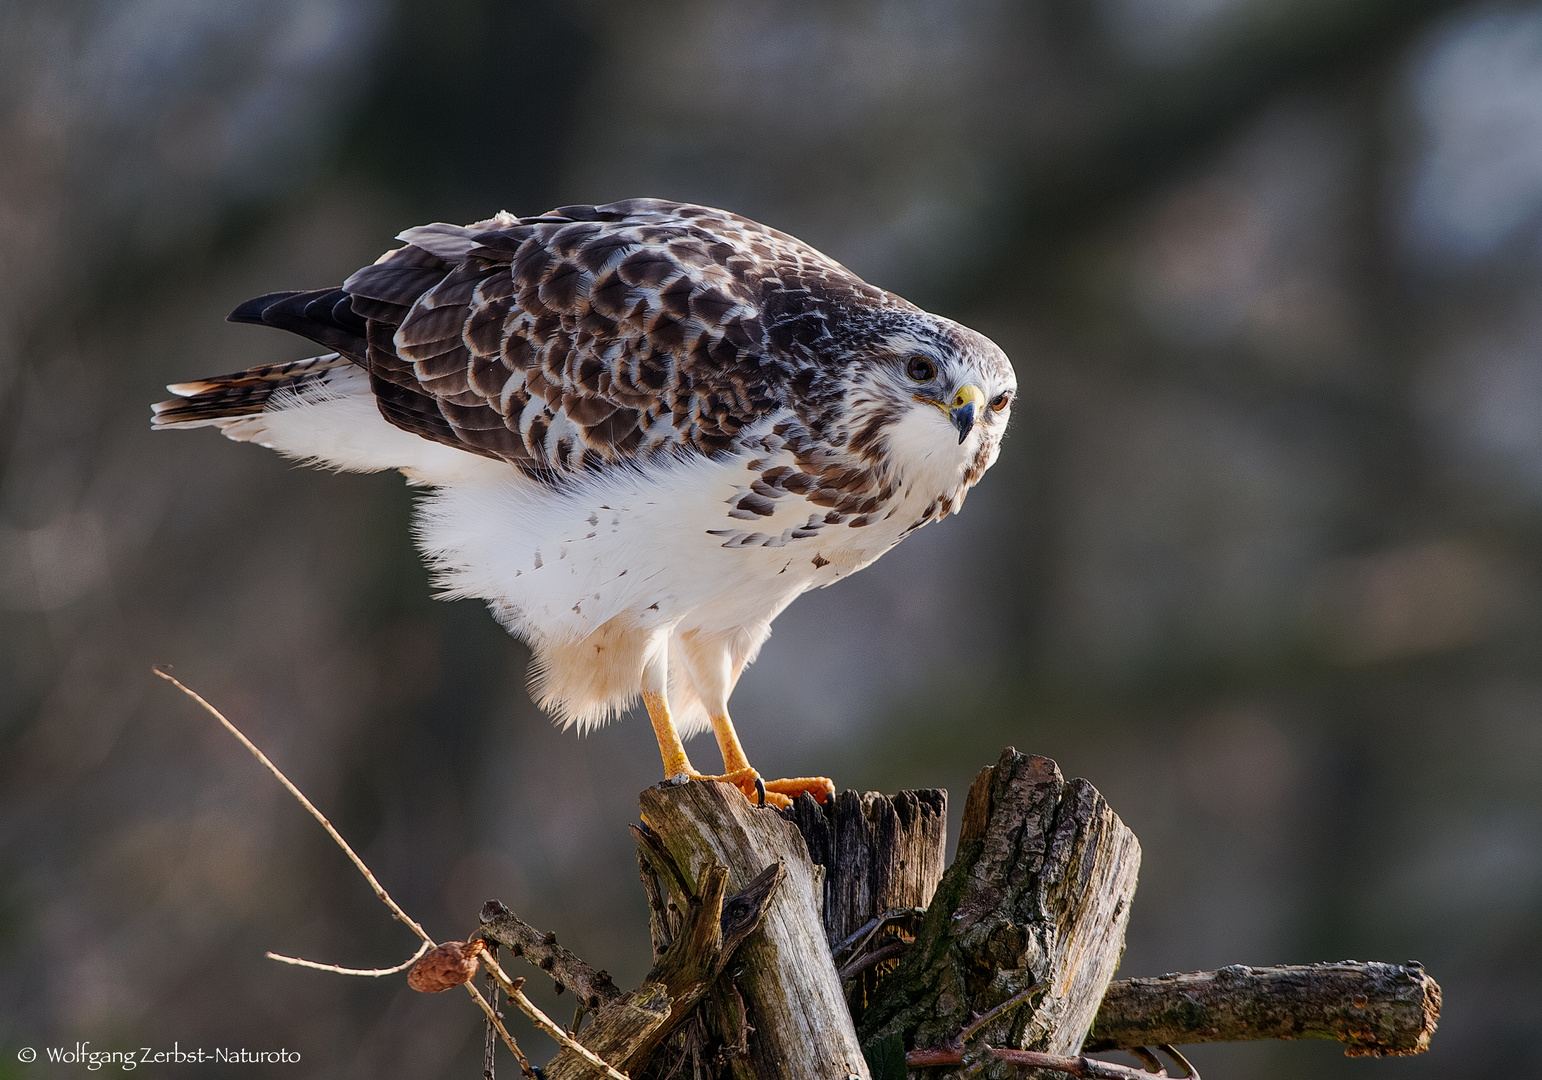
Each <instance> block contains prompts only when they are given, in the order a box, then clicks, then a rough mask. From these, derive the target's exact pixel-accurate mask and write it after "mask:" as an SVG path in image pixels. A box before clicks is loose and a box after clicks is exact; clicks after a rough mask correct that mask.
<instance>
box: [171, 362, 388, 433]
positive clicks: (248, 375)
mask: <svg viewBox="0 0 1542 1080" xmlns="http://www.w3.org/2000/svg"><path fill="white" fill-rule="evenodd" d="M351 366H353V365H352V362H351V361H349V360H347V359H346V358H344V357H342V356H340V355H339V354H337V353H328V354H326V355H325V356H313V357H311V358H309V359H306V360H295V361H292V362H290V363H287V364H265V365H263V366H262V367H254V368H248V369H247V370H246V371H237V372H235V373H234V374H231V375H215V376H213V377H211V378H208V379H199V380H197V381H195V382H184V383H172V384H171V385H169V386H167V387H166V389H167V390H169V391H171V392H172V393H173V394H175V395H177V396H176V397H175V398H172V399H171V400H170V401H161V402H157V403H156V404H154V405H152V406H150V409H151V412H152V413H153V414H154V416H153V418H152V419H151V421H150V426H151V427H154V428H195V427H208V426H210V425H216V426H219V427H222V428H223V427H225V426H226V425H228V424H230V423H232V422H233V421H236V420H239V419H241V418H243V417H250V416H253V415H256V414H258V413H261V412H262V411H263V410H264V409H266V408H267V407H268V404H269V402H270V401H272V400H273V398H274V397H275V395H280V394H282V395H286V396H287V395H303V394H304V393H305V391H306V390H308V389H313V388H319V386H320V385H321V384H323V383H325V382H326V381H327V374H328V373H329V372H332V371H335V370H336V369H339V368H343V369H346V368H349V367H351ZM361 374H362V372H361Z"/></svg>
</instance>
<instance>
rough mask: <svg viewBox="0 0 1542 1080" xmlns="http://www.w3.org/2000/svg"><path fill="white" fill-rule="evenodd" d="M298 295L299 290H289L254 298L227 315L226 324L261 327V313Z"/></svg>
mask: <svg viewBox="0 0 1542 1080" xmlns="http://www.w3.org/2000/svg"><path fill="white" fill-rule="evenodd" d="M298 295H300V293H299V290H297V289H290V290H289V291H287V292H271V293H268V294H266V295H265V296H254V297H252V298H251V299H250V300H248V301H247V302H246V303H244V304H242V305H241V306H240V307H238V308H236V309H235V310H234V311H232V312H231V313H230V314H229V315H226V316H225V321H226V322H233V323H256V324H257V325H258V326H261V325H263V318H262V313H263V312H264V311H267V310H268V308H270V307H272V306H273V305H274V304H277V303H279V302H281V301H284V300H288V299H289V298H290V297H291V296H298Z"/></svg>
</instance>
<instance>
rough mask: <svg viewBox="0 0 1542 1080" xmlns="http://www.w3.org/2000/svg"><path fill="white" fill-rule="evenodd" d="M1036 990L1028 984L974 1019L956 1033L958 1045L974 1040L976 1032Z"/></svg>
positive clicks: (1036, 987)
mask: <svg viewBox="0 0 1542 1080" xmlns="http://www.w3.org/2000/svg"><path fill="white" fill-rule="evenodd" d="M1038 988H1039V987H1038V984H1037V983H1030V984H1029V985H1028V986H1025V987H1024V988H1023V989H1021V990H1019V991H1018V992H1017V993H1015V994H1013V995H1012V996H1011V997H1009V998H1007V999H1006V1000H1005V1001H1003V1002H1002V1003H1001V1004H1000V1005H997V1006H996V1007H995V1008H994V1009H991V1010H990V1011H989V1012H986V1013H985V1014H983V1015H981V1016H977V1017H975V1018H974V1022H973V1023H971V1024H969V1025H968V1026H967V1027H965V1028H964V1030H963V1031H960V1032H959V1033H958V1041H959V1044H960V1045H962V1044H964V1043H966V1042H968V1041H969V1040H970V1039H972V1038H974V1036H975V1033H976V1032H978V1031H979V1030H980V1029H981V1028H983V1027H984V1026H985V1025H986V1024H988V1023H990V1022H991V1021H992V1020H994V1019H996V1017H998V1016H1000V1015H1001V1014H1002V1013H1005V1012H1008V1011H1009V1010H1011V1009H1015V1008H1017V1007H1018V1006H1019V1005H1021V1004H1022V1003H1023V1002H1025V1001H1027V1000H1028V997H1029V995H1031V994H1032V993H1033V992H1034V991H1035V990H1037V989H1038Z"/></svg>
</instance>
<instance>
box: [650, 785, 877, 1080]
mask: <svg viewBox="0 0 1542 1080" xmlns="http://www.w3.org/2000/svg"><path fill="white" fill-rule="evenodd" d="M641 803H642V815H643V821H644V823H645V824H646V826H647V827H648V829H649V830H651V832H652V834H653V835H654V836H656V837H657V838H658V842H659V844H660V845H661V847H662V849H663V850H664V851H665V852H667V854H668V856H669V859H670V860H671V861H672V862H673V864H674V867H675V868H676V869H677V871H678V875H679V881H669V880H666V881H665V887H666V888H668V889H669V890H670V893H671V895H672V896H673V895H675V894H676V893H677V892H678V891H679V889H680V887H681V884H682V883H683V885H684V887H685V888H688V889H691V890H693V891H694V890H695V889H696V883H697V882H698V881H699V880H700V879H701V876H702V875H703V873H705V872H706V871H707V869H708V868H709V867H711V866H712V865H713V864H714V863H716V864H720V865H722V866H724V867H726V868H727V870H728V881H729V885H730V887H739V888H742V887H744V885H746V884H748V883H749V882H750V881H751V880H753V879H754V878H755V877H756V876H757V875H759V874H760V873H761V872H763V871H764V870H765V869H766V868H767V867H768V866H775V865H776V864H777V863H778V862H780V863H781V864H782V866H783V867H784V869H785V873H786V880H785V882H783V884H782V887H781V888H779V889H777V890H776V893H775V895H773V896H772V897H771V902H770V904H769V906H768V907H767V909H766V914H765V918H764V919H763V920H762V921H761V923H760V926H759V929H758V930H757V931H756V933H754V934H753V935H752V936H751V937H750V939H749V940H748V941H746V942H745V944H744V946H743V947H742V948H741V949H740V950H739V952H738V954H737V956H736V957H735V962H734V965H733V969H732V971H731V972H730V973H729V974H728V979H727V985H720V990H721V992H722V995H721V997H719V998H717V999H716V1003H717V1005H718V1008H716V1009H713V1010H709V1012H711V1013H714V1014H716V1016H715V1018H716V1020H717V1024H718V1026H719V1030H717V1031H715V1032H712V1034H713V1035H714V1036H715V1037H716V1038H715V1041H716V1042H718V1043H719V1044H721V1045H725V1046H735V1045H737V1046H738V1047H739V1048H740V1049H739V1052H738V1053H735V1054H732V1055H728V1056H727V1064H728V1065H729V1066H730V1068H731V1069H732V1072H733V1075H734V1076H735V1077H739V1078H742V1080H848V1078H850V1077H859V1078H861V1080H868V1076H869V1074H868V1069H867V1063H866V1062H865V1061H864V1060H863V1058H862V1048H861V1046H860V1044H858V1042H857V1033H856V1029H855V1027H854V1026H853V1024H852V1021H851V1014H850V1013H849V1012H848V1011H847V1009H846V1001H845V998H844V997H843V996H842V995H841V982H840V977H839V976H838V975H837V973H836V970H835V964H834V962H833V961H832V960H831V958H830V946H829V944H828V942H827V941H826V939H825V931H824V925H823V922H822V920H821V919H820V915H819V907H818V904H817V903H816V901H815V889H814V865H813V863H812V862H811V861H810V860H809V856H808V849H807V847H806V846H805V845H804V843H803V838H802V836H800V835H799V833H798V830H797V828H796V826H794V825H793V824H792V823H791V822H789V821H787V820H785V819H784V818H782V817H781V816H780V815H778V814H776V813H774V812H768V811H766V810H763V809H760V808H757V807H754V806H751V805H750V804H749V802H748V801H746V800H745V798H744V796H743V795H741V794H740V793H739V792H738V791H737V790H736V789H734V788H731V787H729V786H727V785H725V784H715V783H706V782H701V781H696V782H692V783H685V784H663V785H660V786H658V787H654V788H649V789H648V790H647V791H644V792H643V793H642V796H641ZM674 876H675V875H674V874H673V873H671V872H670V871H669V870H667V869H666V870H665V872H664V873H663V874H662V875H661V877H663V878H672V877H674ZM676 903H677V905H678V900H677V901H676ZM721 982H722V980H720V984H721ZM739 1001H742V1002H743V1008H742V1010H741V1009H740V1008H739V1006H738V1002H739ZM735 1014H736V1015H735ZM745 1025H748V1026H749V1027H752V1028H753V1032H752V1033H751V1032H750V1031H747V1030H746V1029H745ZM751 1034H752V1036H753V1037H748V1036H750V1035H751Z"/></svg>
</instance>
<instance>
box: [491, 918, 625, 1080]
mask: <svg viewBox="0 0 1542 1080" xmlns="http://www.w3.org/2000/svg"><path fill="white" fill-rule="evenodd" d="M477 955H478V956H479V957H481V959H482V963H483V964H484V965H486V967H487V970H488V971H490V972H491V973H492V975H493V977H494V978H495V979H497V980H498V985H499V986H502V987H503V992H504V993H505V994H507V995H508V996H509V1000H510V1001H511V1002H513V1003H514V1004H515V1005H516V1006H518V1007H519V1010H520V1012H522V1013H524V1014H525V1015H526V1016H528V1017H530V1019H531V1021H532V1022H533V1023H534V1024H535V1026H536V1027H538V1028H540V1029H541V1030H542V1031H544V1032H546V1034H548V1035H550V1036H551V1037H552V1038H553V1039H556V1040H557V1041H558V1042H559V1043H561V1044H562V1045H563V1046H564V1047H566V1048H567V1049H569V1050H571V1051H573V1053H575V1054H577V1055H578V1056H579V1057H581V1058H583V1059H584V1060H585V1061H587V1062H589V1064H591V1065H593V1066H595V1067H596V1068H598V1069H602V1070H604V1072H605V1075H606V1076H608V1077H610V1078H611V1080H629V1078H628V1077H627V1075H626V1073H624V1072H619V1071H617V1070H616V1069H615V1068H614V1067H613V1066H611V1065H610V1064H608V1063H607V1062H606V1061H605V1060H604V1059H603V1058H600V1057H597V1056H596V1055H595V1053H594V1052H593V1051H592V1050H590V1049H589V1048H588V1047H586V1046H584V1045H583V1044H582V1043H579V1042H578V1041H576V1040H575V1039H574V1038H573V1037H572V1036H571V1035H569V1034H568V1033H567V1032H566V1031H563V1030H562V1028H560V1027H559V1026H557V1024H556V1022H555V1021H553V1020H552V1018H551V1017H549V1016H547V1015H546V1014H545V1013H544V1012H542V1011H541V1010H540V1009H539V1008H538V1007H537V1006H536V1004H535V1002H533V1001H531V1000H530V999H529V998H527V997H526V996H525V993H524V991H523V990H521V989H520V987H521V986H523V985H524V982H525V980H523V979H520V980H519V982H518V983H516V982H514V981H513V980H512V979H510V978H509V977H508V975H506V974H504V971H503V968H501V967H499V966H498V961H496V960H494V959H493V958H492V956H491V955H490V954H489V953H488V951H487V945H486V943H485V942H482V943H481V947H480V948H478V949H477ZM467 985H468V986H469V985H470V984H469V983H468V984H467Z"/></svg>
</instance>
